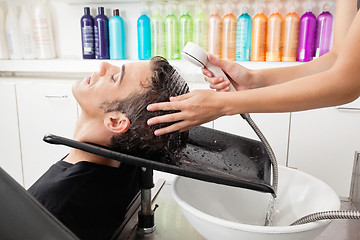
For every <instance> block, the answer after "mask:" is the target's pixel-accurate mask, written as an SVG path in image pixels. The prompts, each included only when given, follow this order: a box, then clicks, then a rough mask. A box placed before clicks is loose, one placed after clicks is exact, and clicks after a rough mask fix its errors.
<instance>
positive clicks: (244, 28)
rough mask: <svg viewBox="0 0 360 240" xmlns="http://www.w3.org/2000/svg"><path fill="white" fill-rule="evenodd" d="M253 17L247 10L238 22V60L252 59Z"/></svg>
mask: <svg viewBox="0 0 360 240" xmlns="http://www.w3.org/2000/svg"><path fill="white" fill-rule="evenodd" d="M251 34H252V19H251V17H250V15H249V14H248V13H247V12H244V13H243V14H241V16H240V17H239V18H238V21H237V24H236V50H235V51H236V58H235V60H236V61H250V54H251Z"/></svg>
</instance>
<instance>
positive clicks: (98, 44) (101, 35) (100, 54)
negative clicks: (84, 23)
mask: <svg viewBox="0 0 360 240" xmlns="http://www.w3.org/2000/svg"><path fill="white" fill-rule="evenodd" d="M94 31H95V34H94V35H95V58H96V59H109V58H110V56H109V20H108V18H107V17H106V16H105V15H104V8H103V7H98V15H97V16H96V17H95V19H94Z"/></svg>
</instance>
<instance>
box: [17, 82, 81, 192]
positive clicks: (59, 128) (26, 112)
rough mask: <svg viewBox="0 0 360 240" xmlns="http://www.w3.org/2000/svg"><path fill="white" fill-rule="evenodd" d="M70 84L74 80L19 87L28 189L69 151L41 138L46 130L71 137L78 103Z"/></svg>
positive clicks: (25, 176)
mask: <svg viewBox="0 0 360 240" xmlns="http://www.w3.org/2000/svg"><path fill="white" fill-rule="evenodd" d="M51 81H53V82H51ZM71 85H72V82H71V81H65V82H64V83H63V82H60V83H59V82H57V83H55V80H49V83H44V82H42V83H39V82H38V83H32V84H30V83H29V84H25V83H22V84H17V86H16V89H17V97H18V110H19V127H20V128H19V129H20V140H21V148H22V157H23V167H24V183H25V188H29V187H30V186H31V185H32V184H33V183H34V182H35V181H36V180H37V179H38V178H39V177H40V176H41V175H42V174H43V173H44V172H45V171H46V170H47V169H48V168H49V167H50V166H51V165H52V164H53V163H55V162H57V161H59V160H60V159H61V158H62V157H64V156H65V155H66V154H67V153H68V151H69V149H68V148H67V147H64V146H59V145H51V144H47V143H45V142H44V141H43V140H42V139H43V136H44V135H45V134H47V133H52V134H56V135H60V136H64V137H68V138H72V134H73V131H74V128H75V122H76V119H77V103H76V100H75V99H74V97H73V95H72V92H71Z"/></svg>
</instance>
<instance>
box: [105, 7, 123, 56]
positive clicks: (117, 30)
mask: <svg viewBox="0 0 360 240" xmlns="http://www.w3.org/2000/svg"><path fill="white" fill-rule="evenodd" d="M113 15H114V16H113V17H112V18H110V20H109V44H110V59H114V60H121V59H125V58H126V53H125V26H124V20H123V19H122V18H121V17H120V11H119V9H115V10H114V11H113Z"/></svg>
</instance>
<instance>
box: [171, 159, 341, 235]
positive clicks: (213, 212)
mask: <svg viewBox="0 0 360 240" xmlns="http://www.w3.org/2000/svg"><path fill="white" fill-rule="evenodd" d="M172 193H173V196H174V199H175V201H176V202H177V203H178V205H179V206H180V208H181V210H182V212H183V214H184V215H185V217H186V218H187V219H188V221H189V222H190V223H191V224H192V225H193V227H194V228H195V229H196V230H197V231H198V232H199V233H200V234H201V235H203V236H204V237H205V238H206V239H214V240H218V239H226V240H231V239H246V240H255V239H258V240H288V239H292V240H311V239H314V238H315V237H316V236H318V235H319V234H320V233H321V231H323V230H324V229H325V228H326V227H327V226H328V224H329V223H330V222H331V221H330V220H323V221H318V222H312V223H308V224H303V225H298V226H289V225H290V224H291V223H292V222H294V221H295V220H297V219H299V218H301V217H303V216H305V215H308V214H310V213H315V212H320V211H328V210H339V208H340V200H339V198H338V196H337V194H336V193H335V192H334V191H333V190H332V189H331V188H330V187H329V186H328V185H326V184H325V183H324V182H322V181H320V180H319V179H317V178H315V177H313V176H311V175H308V174H306V173H303V172H301V171H298V170H294V169H290V168H286V167H282V166H279V188H278V198H277V205H276V210H277V211H276V213H275V217H274V221H273V226H264V222H265V215H266V212H267V209H268V204H269V199H270V198H271V195H270V194H266V193H260V192H256V191H251V190H247V189H242V188H236V187H230V186H224V185H219V184H214V183H209V182H203V181H199V180H195V179H190V178H185V177H177V178H176V179H175V181H174V183H173V188H172Z"/></svg>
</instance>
